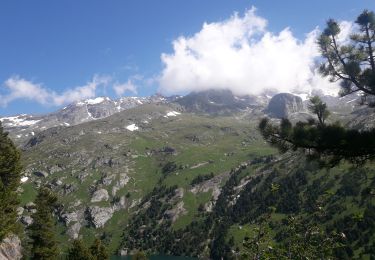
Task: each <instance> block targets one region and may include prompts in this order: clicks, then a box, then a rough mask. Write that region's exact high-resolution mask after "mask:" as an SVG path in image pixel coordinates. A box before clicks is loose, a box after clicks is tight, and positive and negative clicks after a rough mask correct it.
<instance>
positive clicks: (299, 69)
mask: <svg viewBox="0 0 375 260" xmlns="http://www.w3.org/2000/svg"><path fill="white" fill-rule="evenodd" d="M266 25H267V21H266V20H265V19H264V18H262V17H260V16H258V15H256V9H255V8H251V9H250V10H248V11H246V12H245V14H244V15H243V16H239V15H238V14H237V13H235V14H234V15H233V16H232V17H230V18H229V19H227V20H225V21H221V22H216V23H208V24H207V23H205V24H204V25H203V27H202V29H201V30H200V31H199V32H197V33H196V34H194V35H193V36H192V37H183V36H182V37H179V38H178V39H176V40H174V41H173V50H174V51H173V53H171V54H165V53H163V54H162V55H161V60H162V62H163V65H164V68H163V71H162V72H161V75H160V77H159V84H160V89H159V91H161V92H162V93H165V94H175V93H182V92H188V91H202V90H207V89H225V88H228V89H231V90H232V91H233V92H234V93H235V94H237V95H245V94H260V93H262V92H263V91H265V90H277V91H278V92H311V91H313V90H314V89H325V88H329V89H330V90H332V89H334V92H335V93H337V92H338V88H339V87H338V85H337V84H333V83H330V82H329V81H328V79H326V78H324V79H323V78H322V77H321V76H320V75H318V74H317V71H316V62H317V58H318V57H319V50H318V47H317V44H316V40H317V36H318V34H319V31H318V29H315V30H313V31H311V32H310V33H308V34H307V35H306V37H305V39H304V40H302V41H301V40H298V39H297V38H296V37H294V36H293V34H292V32H291V30H290V29H289V28H285V29H283V30H282V31H281V32H279V33H277V34H274V33H272V32H269V31H267V30H266ZM343 25H345V26H344V30H343V31H342V34H341V37H343V39H344V38H346V37H347V35H348V34H349V33H350V31H351V30H352V23H349V22H344V24H343ZM331 92H332V91H331Z"/></svg>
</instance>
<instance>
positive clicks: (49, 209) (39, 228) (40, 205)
mask: <svg viewBox="0 0 375 260" xmlns="http://www.w3.org/2000/svg"><path fill="white" fill-rule="evenodd" d="M35 205H36V212H35V213H34V214H33V215H32V218H33V223H32V224H31V225H30V238H31V240H32V248H31V255H32V256H31V259H39V260H52V259H56V258H57V257H58V255H59V250H58V247H57V242H56V239H55V234H54V233H55V230H54V229H55V219H54V216H53V211H54V208H55V207H56V205H57V196H56V195H55V194H53V193H52V191H51V190H50V189H48V188H45V187H42V188H40V189H39V192H38V195H37V197H36V199H35Z"/></svg>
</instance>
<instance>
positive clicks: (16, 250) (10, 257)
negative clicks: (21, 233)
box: [0, 235, 22, 260]
mask: <svg viewBox="0 0 375 260" xmlns="http://www.w3.org/2000/svg"><path fill="white" fill-rule="evenodd" d="M21 251H22V247H21V240H20V239H19V237H17V236H15V235H10V236H8V237H6V238H4V239H3V241H1V243H0V260H18V259H21V258H22V254H21Z"/></svg>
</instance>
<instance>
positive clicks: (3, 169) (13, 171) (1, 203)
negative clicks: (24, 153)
mask: <svg viewBox="0 0 375 260" xmlns="http://www.w3.org/2000/svg"><path fill="white" fill-rule="evenodd" d="M20 172H21V164H20V153H19V151H18V150H17V149H16V147H15V145H14V144H13V142H12V140H11V139H10V138H9V137H8V133H6V132H4V130H3V127H2V125H1V122H0V241H1V240H3V239H4V238H5V236H7V235H8V234H9V233H14V232H15V231H16V228H17V207H18V205H19V200H18V194H17V188H18V187H19V185H20Z"/></svg>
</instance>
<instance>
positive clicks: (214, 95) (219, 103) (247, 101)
mask: <svg viewBox="0 0 375 260" xmlns="http://www.w3.org/2000/svg"><path fill="white" fill-rule="evenodd" d="M265 99H266V98H265V97H264V96H258V97H255V96H241V97H238V96H235V95H233V93H232V92H231V91H230V90H207V91H202V92H192V93H190V94H188V95H186V96H184V97H182V98H179V99H178V100H176V103H178V104H180V105H181V106H182V107H184V108H185V110H186V111H187V112H194V113H206V114H213V115H230V114H233V113H237V112H240V111H244V110H246V109H248V108H251V107H259V106H264V105H265V104H266V103H267V100H265Z"/></svg>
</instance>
